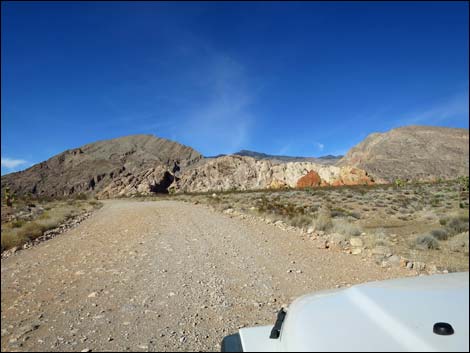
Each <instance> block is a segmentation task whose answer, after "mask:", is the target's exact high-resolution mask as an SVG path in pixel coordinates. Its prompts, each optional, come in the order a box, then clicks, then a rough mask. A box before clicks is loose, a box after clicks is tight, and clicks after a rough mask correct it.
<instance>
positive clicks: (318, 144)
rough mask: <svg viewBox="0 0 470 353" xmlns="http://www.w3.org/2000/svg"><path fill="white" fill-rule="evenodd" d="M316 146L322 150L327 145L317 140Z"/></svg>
mask: <svg viewBox="0 0 470 353" xmlns="http://www.w3.org/2000/svg"><path fill="white" fill-rule="evenodd" d="M315 147H316V148H317V149H319V150H320V151H323V149H324V148H325V145H324V144H323V143H320V142H315Z"/></svg>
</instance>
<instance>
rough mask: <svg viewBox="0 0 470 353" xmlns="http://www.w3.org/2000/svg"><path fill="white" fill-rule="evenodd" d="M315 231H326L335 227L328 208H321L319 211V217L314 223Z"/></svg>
mask: <svg viewBox="0 0 470 353" xmlns="http://www.w3.org/2000/svg"><path fill="white" fill-rule="evenodd" d="M313 226H314V228H315V230H322V231H326V230H328V229H330V228H331V227H333V222H332V221H331V212H330V210H329V209H328V208H327V207H321V208H320V209H319V210H318V214H317V217H316V218H315V220H314V222H313Z"/></svg>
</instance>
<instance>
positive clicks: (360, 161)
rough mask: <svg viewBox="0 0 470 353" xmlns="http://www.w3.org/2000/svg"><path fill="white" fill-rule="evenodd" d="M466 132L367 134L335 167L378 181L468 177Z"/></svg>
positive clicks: (426, 129) (423, 129)
mask: <svg viewBox="0 0 470 353" xmlns="http://www.w3.org/2000/svg"><path fill="white" fill-rule="evenodd" d="M468 143H469V131H468V129H454V128H444V127H435V126H407V127H401V128H397V129H393V130H391V131H389V132H386V133H374V134H370V135H369V136H368V137H367V138H366V139H365V140H364V141H362V142H361V143H359V144H358V145H357V146H355V147H353V148H351V149H350V150H349V152H348V153H347V154H346V155H345V156H344V157H343V158H342V159H341V160H340V161H339V162H338V164H337V165H338V166H352V167H357V168H360V169H363V170H365V171H367V172H368V173H369V174H370V175H372V176H373V177H374V178H375V179H377V180H382V181H388V182H391V181H393V180H395V179H403V180H407V179H408V180H433V179H437V178H443V179H447V178H455V177H457V176H461V175H468V167H469V163H468V158H469V147H468Z"/></svg>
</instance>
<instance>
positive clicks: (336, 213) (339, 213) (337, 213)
mask: <svg viewBox="0 0 470 353" xmlns="http://www.w3.org/2000/svg"><path fill="white" fill-rule="evenodd" d="M347 215H348V213H347V212H346V210H343V209H342V208H334V209H332V210H331V217H333V218H335V217H346V216H347Z"/></svg>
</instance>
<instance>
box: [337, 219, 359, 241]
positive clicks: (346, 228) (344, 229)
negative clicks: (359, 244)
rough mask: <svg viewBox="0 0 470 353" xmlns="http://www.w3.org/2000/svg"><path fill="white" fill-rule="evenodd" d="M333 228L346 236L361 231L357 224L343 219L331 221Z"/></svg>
mask: <svg viewBox="0 0 470 353" xmlns="http://www.w3.org/2000/svg"><path fill="white" fill-rule="evenodd" d="M333 230H334V231H335V232H336V233H340V234H343V235H346V236H348V237H355V236H358V235H361V233H362V230H361V229H360V228H359V227H358V226H357V225H355V224H352V223H350V222H348V221H347V220H345V219H335V220H334V221H333Z"/></svg>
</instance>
